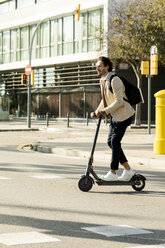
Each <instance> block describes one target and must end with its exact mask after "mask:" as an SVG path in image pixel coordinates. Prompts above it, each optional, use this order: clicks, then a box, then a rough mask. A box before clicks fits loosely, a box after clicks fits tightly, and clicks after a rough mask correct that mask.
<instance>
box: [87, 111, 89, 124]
mask: <svg viewBox="0 0 165 248" xmlns="http://www.w3.org/2000/svg"><path fill="white" fill-rule="evenodd" d="M86 118H87V126H88V123H89V114H88V112H86Z"/></svg>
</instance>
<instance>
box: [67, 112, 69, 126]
mask: <svg viewBox="0 0 165 248" xmlns="http://www.w3.org/2000/svg"><path fill="white" fill-rule="evenodd" d="M67 127H69V113H67Z"/></svg>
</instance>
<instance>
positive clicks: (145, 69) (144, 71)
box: [141, 61, 150, 75]
mask: <svg viewBox="0 0 165 248" xmlns="http://www.w3.org/2000/svg"><path fill="white" fill-rule="evenodd" d="M149 67H150V65H149V61H142V62H141V74H142V75H149V74H150V72H149Z"/></svg>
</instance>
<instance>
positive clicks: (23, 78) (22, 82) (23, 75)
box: [21, 73, 28, 85]
mask: <svg viewBox="0 0 165 248" xmlns="http://www.w3.org/2000/svg"><path fill="white" fill-rule="evenodd" d="M21 84H22V85H27V84H28V78H27V75H26V74H25V73H23V74H22V75H21Z"/></svg>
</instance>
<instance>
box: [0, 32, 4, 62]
mask: <svg viewBox="0 0 165 248" xmlns="http://www.w3.org/2000/svg"><path fill="white" fill-rule="evenodd" d="M2 63H3V61H2V33H0V64H2Z"/></svg>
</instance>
